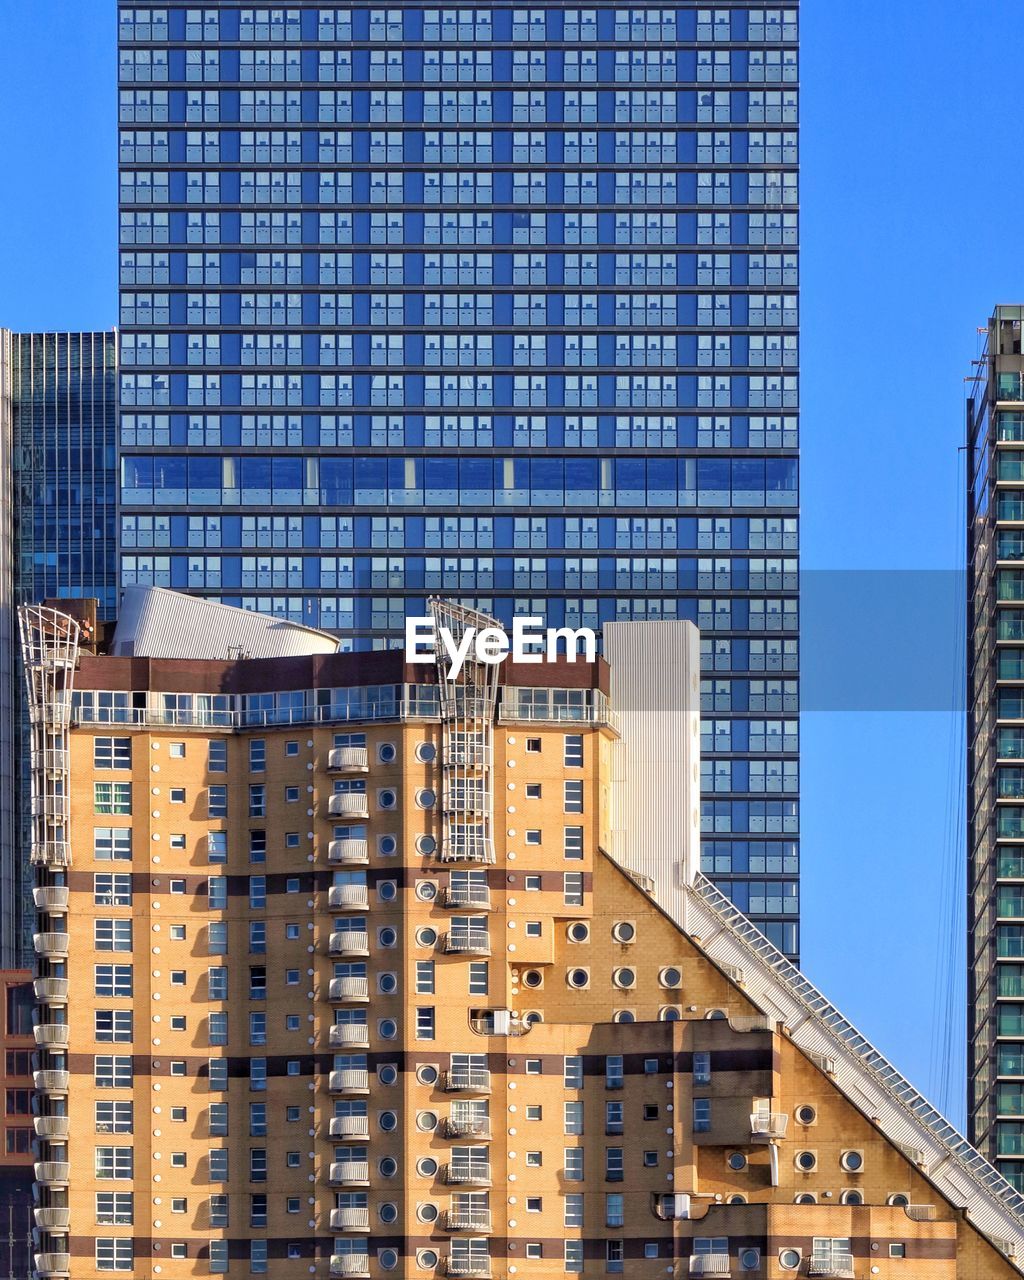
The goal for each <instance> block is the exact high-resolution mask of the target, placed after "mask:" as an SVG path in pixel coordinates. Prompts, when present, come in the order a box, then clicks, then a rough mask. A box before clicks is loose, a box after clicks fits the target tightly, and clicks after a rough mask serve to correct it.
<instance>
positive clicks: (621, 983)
mask: <svg viewBox="0 0 1024 1280" xmlns="http://www.w3.org/2000/svg"><path fill="white" fill-rule="evenodd" d="M612 982H614V983H615V985H616V986H617V987H622V988H624V989H625V990H627V991H628V990H629V988H630V987H635V986H636V974H635V973H634V972H633V970H632V969H616V970H615V972H614V973H613V974H612Z"/></svg>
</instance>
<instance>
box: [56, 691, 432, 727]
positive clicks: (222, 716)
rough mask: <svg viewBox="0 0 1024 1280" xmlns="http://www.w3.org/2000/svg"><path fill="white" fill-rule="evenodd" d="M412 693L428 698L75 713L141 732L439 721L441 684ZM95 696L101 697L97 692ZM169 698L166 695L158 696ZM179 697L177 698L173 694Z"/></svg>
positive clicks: (82, 719) (84, 720)
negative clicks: (169, 729) (342, 703)
mask: <svg viewBox="0 0 1024 1280" xmlns="http://www.w3.org/2000/svg"><path fill="white" fill-rule="evenodd" d="M406 688H407V689H416V690H422V693H417V694H409V693H407V694H406V695H405V696H404V697H401V696H398V695H397V694H396V695H395V697H393V698H381V699H379V700H375V699H366V700H364V701H361V702H354V703H347V704H344V705H341V704H337V703H335V704H331V705H328V706H319V707H318V706H314V705H312V696H313V695H314V694H315V691H312V690H311V691H308V692H309V693H310V695H311V696H310V704H309V705H306V706H300V707H269V708H262V707H259V708H257V707H251V708H247V709H244V710H243V709H242V708H239V707H237V706H236V707H230V708H225V709H220V708H208V707H184V708H180V709H174V710H169V709H167V708H165V707H162V706H152V707H97V706H90V705H89V704H88V703H86V702H80V703H79V704H78V705H76V706H74V708H73V709H71V704H70V700H69V701H68V706H69V710H70V711H71V715H72V717H73V720H74V722H75V723H77V724H102V725H134V726H136V727H137V728H147V727H152V728H157V729H161V728H164V729H166V728H171V729H230V730H234V729H253V728H268V727H271V726H273V725H304V724H354V723H357V722H360V721H419V720H436V719H437V717H438V704H437V688H436V686H435V685H422V686H420V685H412V686H406ZM92 692H100V691H98V690H94V691H92ZM158 696H160V697H163V696H164V695H163V694H160V695H158ZM171 696H173V695H171Z"/></svg>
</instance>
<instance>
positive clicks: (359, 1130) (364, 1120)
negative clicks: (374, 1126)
mask: <svg viewBox="0 0 1024 1280" xmlns="http://www.w3.org/2000/svg"><path fill="white" fill-rule="evenodd" d="M328 1132H329V1133H330V1135H331V1137H332V1138H368V1137H369V1136H370V1117H369V1116H333V1117H332V1118H331V1122H330V1124H329V1125H328Z"/></svg>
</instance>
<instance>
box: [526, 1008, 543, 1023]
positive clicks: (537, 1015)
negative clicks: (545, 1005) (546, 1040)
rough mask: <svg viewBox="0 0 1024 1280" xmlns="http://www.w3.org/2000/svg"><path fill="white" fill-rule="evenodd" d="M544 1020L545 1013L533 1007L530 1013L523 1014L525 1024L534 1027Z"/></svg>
mask: <svg viewBox="0 0 1024 1280" xmlns="http://www.w3.org/2000/svg"><path fill="white" fill-rule="evenodd" d="M543 1021H544V1015H543V1014H542V1013H541V1011H540V1010H539V1009H531V1010H530V1011H529V1012H528V1013H524V1014H523V1026H524V1027H534V1026H536V1025H537V1023H538V1022H543Z"/></svg>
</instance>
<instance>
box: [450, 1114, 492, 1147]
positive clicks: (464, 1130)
mask: <svg viewBox="0 0 1024 1280" xmlns="http://www.w3.org/2000/svg"><path fill="white" fill-rule="evenodd" d="M441 1132H442V1134H443V1136H444V1137H446V1138H479V1139H480V1140H481V1141H486V1140H488V1139H489V1138H490V1136H491V1125H490V1121H489V1120H488V1119H487V1117H486V1116H447V1117H446V1118H445V1119H444V1120H443V1121H442V1123H441Z"/></svg>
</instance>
